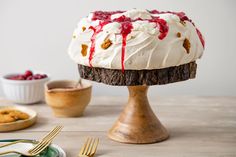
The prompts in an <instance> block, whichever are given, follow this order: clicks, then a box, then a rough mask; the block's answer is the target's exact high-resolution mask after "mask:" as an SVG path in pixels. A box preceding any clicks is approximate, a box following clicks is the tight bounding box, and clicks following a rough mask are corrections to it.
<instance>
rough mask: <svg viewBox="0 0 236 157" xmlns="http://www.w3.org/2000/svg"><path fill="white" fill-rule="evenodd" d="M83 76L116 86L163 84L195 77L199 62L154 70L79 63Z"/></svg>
mask: <svg viewBox="0 0 236 157" xmlns="http://www.w3.org/2000/svg"><path fill="white" fill-rule="evenodd" d="M78 69H79V73H80V76H81V78H84V79H87V80H91V81H96V82H102V83H105V84H109V85H114V86H137V85H148V86H151V85H162V84H168V83H173V82H179V81H184V80H188V79H192V78H195V76H196V70H197V64H196V62H191V63H187V64H183V65H180V66H174V67H169V68H164V69H153V70H125V72H124V73H122V70H117V69H105V68H97V67H88V66H84V65H80V64H78Z"/></svg>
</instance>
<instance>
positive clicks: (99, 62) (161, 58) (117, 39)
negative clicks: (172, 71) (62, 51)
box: [68, 9, 204, 70]
mask: <svg viewBox="0 0 236 157" xmlns="http://www.w3.org/2000/svg"><path fill="white" fill-rule="evenodd" d="M122 15H125V16H126V17H130V18H131V19H137V18H141V19H150V18H151V16H159V17H160V18H161V19H164V20H166V22H167V25H168V27H169V30H168V33H167V36H166V37H165V38H164V39H163V40H160V39H159V38H158V35H159V34H160V32H159V30H158V28H156V24H155V23H152V22H151V23H150V22H148V21H135V22H132V25H133V29H132V31H131V33H130V34H129V35H128V36H127V45H126V49H125V51H126V52H125V60H124V65H125V69H133V70H141V69H161V68H166V67H171V66H178V65H182V64H186V63H189V62H192V61H195V60H196V59H198V58H200V57H201V56H202V53H203V50H204V48H203V45H202V43H201V41H200V38H199V37H198V34H197V31H196V28H195V26H194V25H193V24H192V23H191V22H189V21H185V23H186V24H185V25H183V24H181V23H180V18H179V17H178V16H177V15H174V14H171V13H163V14H151V13H149V12H148V11H146V10H138V9H132V10H129V11H126V12H124V13H117V14H114V15H112V16H111V19H114V18H118V17H120V16H122ZM92 16H93V14H92V13H91V14H90V15H89V16H88V17H87V18H83V19H81V21H80V22H79V23H78V26H77V28H76V29H75V31H74V33H73V36H74V38H73V39H72V41H71V44H70V46H69V50H68V53H69V55H70V57H71V58H72V59H73V60H74V61H75V62H76V63H77V64H82V65H85V66H89V54H90V52H89V50H90V46H91V37H92V35H93V30H91V29H88V28H89V27H90V26H97V25H98V24H99V20H96V21H92ZM82 27H86V30H85V31H83V30H82ZM120 27H121V24H120V23H117V22H112V23H109V24H107V25H105V26H104V27H103V29H102V31H101V32H100V33H98V34H97V36H96V45H95V52H94V55H93V59H92V60H91V64H92V66H93V67H101V68H108V69H121V68H122V66H121V48H122V36H121V35H120V32H121V29H120ZM178 32H180V33H181V37H180V38H179V37H177V33H178ZM106 38H109V39H110V40H111V41H112V45H111V46H110V47H109V48H107V49H105V50H104V49H103V48H101V44H102V43H103V42H104V39H106ZM186 38H187V39H188V40H189V41H190V44H191V46H190V51H189V53H187V52H186V49H185V48H184V47H183V42H184V40H185V39H186ZM82 44H86V45H88V51H87V55H86V56H83V55H82V53H81V45H82Z"/></svg>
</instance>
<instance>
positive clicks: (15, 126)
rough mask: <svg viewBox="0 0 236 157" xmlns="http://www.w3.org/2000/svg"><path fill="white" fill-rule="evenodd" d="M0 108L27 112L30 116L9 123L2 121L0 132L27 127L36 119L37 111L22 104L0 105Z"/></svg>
mask: <svg viewBox="0 0 236 157" xmlns="http://www.w3.org/2000/svg"><path fill="white" fill-rule="evenodd" d="M0 109H7V110H19V111H22V112H24V113H27V114H28V115H29V116H30V118H29V119H26V120H19V121H16V122H11V123H2V124H0V132H8V131H15V130H21V129H25V128H28V127H30V126H32V125H33V124H34V123H35V122H36V120H37V113H36V112H35V111H33V110H31V109H29V108H26V107H22V106H1V107H0Z"/></svg>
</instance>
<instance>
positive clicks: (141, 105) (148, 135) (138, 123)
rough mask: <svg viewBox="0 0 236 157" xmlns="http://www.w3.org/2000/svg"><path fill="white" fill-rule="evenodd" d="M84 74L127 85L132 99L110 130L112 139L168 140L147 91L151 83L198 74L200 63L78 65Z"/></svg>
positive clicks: (92, 78)
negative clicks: (150, 67)
mask: <svg viewBox="0 0 236 157" xmlns="http://www.w3.org/2000/svg"><path fill="white" fill-rule="evenodd" d="M78 68H79V73H80V76H81V78H84V79H88V80H92V81H96V82H102V83H105V84H108V85H115V86H128V89H129V99H128V103H127V104H126V106H125V108H124V110H123V112H122V113H121V114H120V117H119V118H118V120H117V121H116V122H115V124H114V125H113V127H112V128H111V129H110V131H109V133H108V137H109V138H110V139H112V140H115V141H118V142H122V143H133V144H144V143H155V142H160V141H163V140H166V139H167V138H168V137H169V134H168V132H167V130H166V129H165V127H164V126H163V125H162V124H161V122H160V121H159V120H158V118H157V117H156V116H155V114H154V112H153V111H152V109H151V107H150V105H149V102H148V98H147V91H148V86H150V85H158V84H159V85H161V84H168V83H173V82H178V81H184V80H188V79H191V78H195V75H196V69H197V64H196V63H195V62H191V63H187V64H184V65H180V66H176V67H169V68H164V69H154V70H140V71H139V70H126V71H125V73H123V72H121V70H114V69H104V68H95V67H87V66H83V65H78Z"/></svg>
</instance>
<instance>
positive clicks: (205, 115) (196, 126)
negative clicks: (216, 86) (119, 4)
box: [0, 96, 236, 157]
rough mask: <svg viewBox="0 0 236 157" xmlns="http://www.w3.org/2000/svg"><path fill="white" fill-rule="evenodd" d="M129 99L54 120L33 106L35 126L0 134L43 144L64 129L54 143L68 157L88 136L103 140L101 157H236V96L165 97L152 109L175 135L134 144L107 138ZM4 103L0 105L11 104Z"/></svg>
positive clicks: (102, 102) (101, 101)
mask: <svg viewBox="0 0 236 157" xmlns="http://www.w3.org/2000/svg"><path fill="white" fill-rule="evenodd" d="M126 99H127V98H125V97H94V98H93V99H92V102H91V103H90V105H89V106H88V107H87V109H86V112H85V114H84V116H83V117H80V118H55V117H54V116H53V115H52V111H51V109H50V108H49V107H48V106H47V105H45V104H44V103H41V104H35V105H28V106H27V107H29V108H32V109H34V110H35V111H37V112H38V115H39V117H38V122H37V124H35V125H34V126H32V127H30V128H28V129H25V130H21V131H16V132H9V133H0V139H9V138H27V139H29V138H33V139H40V138H41V137H42V136H43V135H44V134H45V133H46V132H47V131H49V130H50V129H52V128H53V127H54V126H55V125H58V124H60V125H64V129H63V131H62V133H61V134H60V135H59V136H58V137H57V138H56V139H55V141H54V143H55V144H57V145H59V146H61V147H62V148H63V149H64V150H65V151H66V154H67V157H76V156H77V154H78V152H79V149H80V147H81V146H82V144H83V142H84V140H85V138H86V137H87V136H92V137H99V138H100V140H101V142H100V145H99V148H98V152H97V157H236V97H193V96H191V97H190V96H179V97H160V98H156V99H151V100H150V104H151V105H152V108H153V110H154V111H155V113H156V115H157V116H158V118H159V119H160V120H161V121H162V123H163V124H164V125H165V127H166V128H167V129H168V131H169V132H170V138H169V139H168V140H167V141H164V142H161V143H156V144H148V145H130V144H122V143H117V142H114V141H111V140H109V139H108V138H107V136H106V134H107V131H108V129H109V128H110V127H111V126H112V124H113V123H114V122H115V120H116V118H117V117H118V115H119V113H120V112H121V110H122V107H123V104H125V103H126ZM8 104H9V103H8V102H7V101H4V100H1V101H0V105H8Z"/></svg>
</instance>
